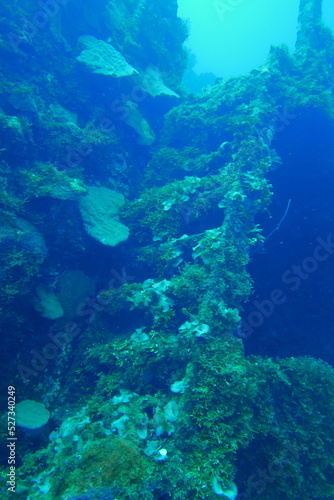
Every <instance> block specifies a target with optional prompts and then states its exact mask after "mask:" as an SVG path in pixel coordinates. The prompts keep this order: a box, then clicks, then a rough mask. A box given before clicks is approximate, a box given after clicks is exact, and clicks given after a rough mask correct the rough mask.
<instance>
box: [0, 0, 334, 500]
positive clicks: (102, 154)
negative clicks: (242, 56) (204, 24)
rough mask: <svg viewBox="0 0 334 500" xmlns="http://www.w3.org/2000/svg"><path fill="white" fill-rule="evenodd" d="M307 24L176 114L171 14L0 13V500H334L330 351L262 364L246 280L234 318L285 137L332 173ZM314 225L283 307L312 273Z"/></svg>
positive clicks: (35, 9)
mask: <svg viewBox="0 0 334 500" xmlns="http://www.w3.org/2000/svg"><path fill="white" fill-rule="evenodd" d="M222 4H223V2H220V7H221V6H222ZM321 7H322V2H321V0H300V5H299V22H298V33H297V43H296V48H295V51H294V52H293V53H292V52H291V51H289V50H288V49H287V48H286V47H285V46H275V47H271V49H270V52H269V54H268V57H267V60H266V62H265V64H264V65H263V66H261V67H259V68H254V69H253V70H252V71H250V72H249V73H248V74H246V75H242V76H239V77H234V78H230V79H227V80H225V79H218V80H216V82H215V83H214V84H212V85H211V86H210V87H208V88H204V89H202V91H201V92H199V93H194V92H191V91H190V90H189V88H187V86H186V83H185V82H186V80H185V79H183V75H184V73H185V71H186V67H187V60H188V59H189V54H188V53H187V50H186V49H185V47H184V42H185V40H186V38H187V36H188V30H189V26H188V25H187V23H186V22H184V21H183V20H181V19H180V18H178V16H177V2H176V1H174V0H155V1H153V0H99V1H98V2H95V1H93V0H84V1H83V0H61V1H60V0H50V1H49V2H44V1H43V2H38V3H36V2H32V1H31V0H24V1H22V0H20V1H18V0H13V2H11V3H7V4H5V5H3V6H2V7H1V10H0V61H1V70H2V71H1V73H2V77H1V80H0V130H1V134H0V137H1V145H0V243H1V245H0V281H1V287H0V309H1V329H2V332H3V334H2V359H1V367H2V371H3V374H4V375H3V377H2V380H3V388H2V393H1V402H2V410H3V416H2V417H1V422H2V423H1V436H2V438H3V442H4V443H10V444H9V445H8V446H7V445H6V444H4V445H3V446H2V448H1V462H0V465H1V481H2V485H1V488H2V491H3V494H2V498H6V499H7V498H8V499H9V498H13V497H16V496H18V497H19V498H22V499H24V500H41V499H43V500H53V499H60V500H110V499H114V500H130V499H133V500H136V499H138V500H214V499H215V498H217V497H221V498H223V499H226V498H227V499H230V500H236V499H238V500H247V499H248V500H255V499H264V500H266V499H270V500H298V499H301V498H310V499H320V500H322V499H333V498H334V435H333V429H334V372H333V367H332V362H334V355H333V348H332V346H331V343H330V341H328V343H327V344H326V348H324V350H323V355H321V354H320V355H319V353H318V351H317V352H316V353H313V352H311V351H306V352H305V351H304V350H303V349H299V345H296V346H295V348H294V350H292V351H291V352H290V351H289V349H288V348H285V347H284V349H282V350H279V349H278V348H277V349H276V351H275V350H271V351H270V352H269V353H268V352H266V349H264V348H263V349H262V350H261V346H260V347H259V343H260V342H259V340H256V338H257V339H259V338H260V339H261V338H262V337H261V336H257V335H256V333H257V330H258V329H259V328H261V332H262V333H261V335H263V331H265V332H267V335H268V337H269V336H270V335H272V336H273V334H272V329H271V326H270V325H272V323H270V321H271V320H270V318H271V317H272V316H274V317H275V318H277V317H278V318H281V319H280V320H281V324H280V325H279V324H278V323H277V321H278V320H276V323H275V328H276V329H277V330H279V328H281V329H282V334H281V335H282V336H284V328H285V329H286V328H287V326H286V324H287V323H288V318H287V317H284V318H283V315H280V313H279V312H277V314H276V316H275V311H280V310H281V309H280V307H281V305H282V304H284V303H285V302H287V293H286V289H282V288H281V287H278V286H276V285H275V283H274V281H273V282H271V281H270V273H269V276H266V277H265V278H266V279H268V280H269V285H268V286H269V287H270V294H269V295H267V296H266V297H265V299H260V298H258V299H257V298H256V300H253V299H254V295H252V294H254V290H255V291H256V286H257V281H256V276H257V273H258V272H259V271H258V268H257V266H260V264H259V261H260V259H259V255H261V254H262V252H263V251H264V250H265V247H266V246H267V244H268V240H269V239H270V238H272V237H274V236H273V235H276V233H277V232H280V231H281V228H282V226H284V224H286V223H287V221H288V218H289V217H290V216H291V215H292V216H293V210H294V209H293V203H294V201H293V200H292V201H291V198H290V197H289V196H285V198H284V203H283V211H282V212H281V213H280V215H279V217H278V218H277V222H275V221H274V222H273V223H272V224H271V230H269V231H266V232H265V231H263V230H262V226H261V223H259V221H260V222H261V221H262V220H264V219H263V218H264V217H269V215H270V210H271V204H272V202H273V203H274V204H275V182H273V181H274V179H275V175H276V174H275V175H274V174H273V172H274V173H276V172H280V171H284V168H285V164H286V162H288V160H287V159H286V158H287V157H288V156H289V155H288V154H287V153H286V152H285V150H284V147H285V146H284V145H286V144H290V142H289V141H292V139H291V137H294V136H293V134H296V130H297V131H298V128H297V125H298V124H300V123H301V124H302V125H303V126H301V132H300V134H304V137H305V136H306V129H307V124H313V126H315V130H316V129H317V127H318V128H319V127H320V125H319V123H320V124H321V127H322V131H323V133H322V136H321V137H320V139H318V140H314V141H313V142H314V147H317V148H318V149H317V150H316V151H317V154H319V155H321V162H320V161H319V163H321V165H319V175H321V168H324V169H325V170H326V172H327V170H328V171H330V169H333V148H331V146H330V145H331V144H332V143H333V137H334V127H333V120H334V74H333V64H334V37H333V34H332V32H331V31H330V30H329V29H328V28H327V27H325V26H324V25H323V23H322V20H321V15H322V14H321ZM317 120H318V121H317ZM290 124H291V126H290ZM299 126H300V125H299ZM303 127H304V128H303ZM294 140H296V142H298V141H297V139H294ZM306 142H308V143H309V144H312V140H311V139H310V140H309V141H305V147H306ZM302 144H303V146H302V147H301V149H303V147H304V143H303V141H302ZM315 144H316V145H317V146H315ZM289 154H290V153H289ZM291 155H292V153H291ZM291 163H292V162H291ZM289 165H290V164H289ZM291 168H293V165H292V166H291ZM296 169H297V166H296ZM306 173H307V172H306ZM305 175H306V174H305ZM331 175H332V174H331ZM313 182H314V183H315V182H316V180H313ZM329 185H330V186H331V184H330V183H329ZM278 191H279V190H278ZM286 192H287V193H288V192H289V191H288V189H287V190H286ZM304 196H305V199H307V196H308V193H305V195H304ZM305 207H306V202H305ZM305 210H306V208H305ZM261 217H262V219H261ZM306 218H307V217H306V215H305V219H306ZM332 220H333V219H331V218H330V215H328V219H326V218H324V221H326V224H327V223H328V226H326V228H327V229H326V230H327V231H328V232H327V233H325V234H324V235H323V234H322V233H321V234H317V238H316V240H315V243H314V245H313V246H312V248H311V247H310V248H311V249H310V248H309V249H308V250H307V251H308V253H307V258H305V259H304V260H303V262H302V266H299V267H298V266H297V265H296V264H295V263H294V262H292V263H289V262H286V263H285V264H284V265H285V266H286V267H285V269H287V270H286V271H285V273H284V274H283V279H282V280H283V283H284V284H285V285H289V286H290V288H289V290H290V291H292V292H293V291H295V290H298V289H299V284H300V282H301V281H303V280H304V281H307V280H308V278H309V276H310V275H311V274H312V273H314V272H315V270H316V269H318V267H319V266H320V265H322V263H324V265H325V263H327V264H328V262H330V258H331V256H332V254H333V242H332V236H331V230H330V228H331V222H332ZM295 232H296V234H297V235H298V234H299V233H298V228H296V230H295ZM326 234H327V236H326ZM277 258H278V257H277ZM327 269H329V270H328V271H326V272H327V273H328V274H329V275H330V272H331V271H332V268H327ZM273 273H274V271H273ZM305 276H306V277H305ZM298 280H299V281H298ZM271 283H272V284H271ZM321 293H322V291H321V290H320V289H319V290H317V289H316V288H315V287H314V289H313V291H312V294H311V295H310V302H311V301H312V302H316V301H317V298H316V296H321ZM330 293H332V289H330V288H328V289H327V295H330ZM255 297H258V296H256V295H255ZM295 297H297V299H296V298H295ZM298 297H299V296H298V294H297V295H296V294H295V295H294V299H293V301H292V303H293V305H294V308H297V309H299V310H301V311H302V313H301V314H302V315H305V314H306V310H307V308H308V307H311V306H308V304H307V303H305V302H304V299H303V298H301V297H300V298H299V303H298V304H297V303H296V301H298ZM251 298H252V304H253V308H251V309H250V308H249V305H247V304H249V303H250V300H251ZM316 303H317V304H318V303H319V302H316ZM303 308H304V310H303ZM320 313H321V314H323V315H324V314H325V312H324V310H323V309H321V308H320ZM320 313H319V314H320ZM267 320H268V322H267V323H266V321H267ZM277 325H278V326H277ZM284 325H285V326H284ZM289 328H290V329H291V330H298V324H296V323H294V324H291V322H290V326H289ZM277 335H278V334H277ZM284 345H285V344H284ZM252 346H253V347H252ZM292 352H293V354H291V353H292ZM7 392H8V396H7ZM16 405H17V411H16ZM19 405H20V406H19ZM14 421H15V426H14V424H13V422H14ZM14 438H15V439H14Z"/></svg>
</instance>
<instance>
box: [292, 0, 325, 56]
mask: <svg viewBox="0 0 334 500" xmlns="http://www.w3.org/2000/svg"><path fill="white" fill-rule="evenodd" d="M321 18H322V0H300V2H299V15H298V33H297V42H296V52H297V55H301V56H306V55H307V53H308V52H309V49H315V50H318V49H320V48H321V31H322V29H321V27H322V23H321Z"/></svg>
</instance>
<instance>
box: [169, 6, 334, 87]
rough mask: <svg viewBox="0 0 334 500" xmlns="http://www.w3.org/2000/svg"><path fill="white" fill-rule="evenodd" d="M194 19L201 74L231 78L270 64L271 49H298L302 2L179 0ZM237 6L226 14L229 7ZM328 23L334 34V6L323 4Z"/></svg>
mask: <svg viewBox="0 0 334 500" xmlns="http://www.w3.org/2000/svg"><path fill="white" fill-rule="evenodd" d="M178 3H179V16H180V17H183V18H186V19H189V23H190V36H189V39H188V41H187V42H186V45H187V46H188V47H189V48H191V50H192V51H193V52H194V53H195V55H196V57H197V61H198V62H197V65H196V66H195V68H194V70H195V71H196V72H197V73H205V72H212V73H214V74H215V75H216V76H223V77H225V78H226V77H230V76H236V75H240V74H243V73H246V72H248V71H249V70H250V69H252V68H254V67H257V66H259V65H262V64H264V62H265V59H266V56H267V54H268V51H269V47H270V45H280V44H282V43H284V44H286V45H288V46H289V48H290V49H291V50H293V48H294V44H295V40H296V29H297V17H298V6H299V0H178ZM231 4H234V7H231V8H230V10H228V11H227V12H225V13H224V10H225V9H224V8H223V6H224V5H231ZM323 19H324V22H325V24H326V25H328V26H330V27H331V28H332V29H333V30H334V1H333V0H324V1H323Z"/></svg>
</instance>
